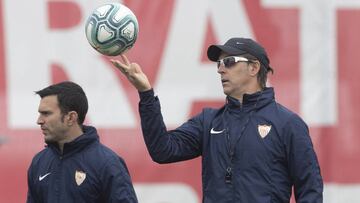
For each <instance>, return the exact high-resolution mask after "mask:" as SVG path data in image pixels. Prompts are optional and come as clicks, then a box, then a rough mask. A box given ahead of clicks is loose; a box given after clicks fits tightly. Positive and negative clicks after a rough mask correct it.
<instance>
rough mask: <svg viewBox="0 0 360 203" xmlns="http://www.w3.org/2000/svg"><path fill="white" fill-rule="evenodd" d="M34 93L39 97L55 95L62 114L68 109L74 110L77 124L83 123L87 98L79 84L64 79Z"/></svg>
mask: <svg viewBox="0 0 360 203" xmlns="http://www.w3.org/2000/svg"><path fill="white" fill-rule="evenodd" d="M35 93H36V94H38V95H39V96H40V97H41V98H44V97H46V96H51V95H56V96H57V100H58V103H59V108H60V111H61V113H62V115H65V114H67V113H68V112H69V111H75V112H76V113H77V114H78V120H77V122H78V124H79V125H82V124H83V123H84V120H85V116H86V113H87V111H88V100H87V97H86V94H85V92H84V90H83V89H82V88H81V87H80V85H78V84H76V83H74V82H70V81H64V82H60V83H57V84H53V85H50V86H48V87H46V88H44V89H42V90H39V91H36V92H35Z"/></svg>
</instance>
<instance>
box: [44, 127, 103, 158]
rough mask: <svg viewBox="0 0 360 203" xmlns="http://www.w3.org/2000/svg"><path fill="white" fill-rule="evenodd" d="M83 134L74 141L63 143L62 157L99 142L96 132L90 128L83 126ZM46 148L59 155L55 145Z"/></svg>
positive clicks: (50, 144)
mask: <svg viewBox="0 0 360 203" xmlns="http://www.w3.org/2000/svg"><path fill="white" fill-rule="evenodd" d="M83 131H84V133H83V134H82V135H80V136H79V137H77V138H76V139H75V140H73V141H71V142H68V143H65V144H64V149H63V154H62V155H63V156H68V155H71V154H74V153H76V152H78V151H81V150H82V149H84V148H85V147H86V146H88V145H90V144H91V143H93V142H99V136H98V134H97V131H96V129H95V128H94V127H92V126H85V125H84V126H83ZM48 147H49V148H50V149H52V150H53V151H55V152H56V153H57V154H59V155H61V152H60V150H59V147H58V145H57V144H55V143H49V144H48Z"/></svg>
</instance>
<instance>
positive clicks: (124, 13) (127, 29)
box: [85, 3, 139, 56]
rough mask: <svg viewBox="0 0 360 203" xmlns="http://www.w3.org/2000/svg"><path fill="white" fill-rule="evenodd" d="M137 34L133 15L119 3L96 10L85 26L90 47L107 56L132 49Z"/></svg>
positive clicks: (137, 26)
mask: <svg viewBox="0 0 360 203" xmlns="http://www.w3.org/2000/svg"><path fill="white" fill-rule="evenodd" d="M138 32H139V25H138V21H137V19H136V16H135V14H134V13H133V12H132V11H131V10H130V9H129V8H128V7H126V6H125V5H123V4H120V3H109V4H105V5H102V6H100V7H98V8H96V9H95V10H94V11H93V12H92V14H91V15H90V16H89V18H88V20H87V22H86V25H85V33H86V38H87V40H88V42H89V43H90V45H91V46H92V47H93V48H94V49H96V50H97V51H98V52H100V53H101V54H104V55H107V56H117V55H120V54H122V53H125V52H126V51H127V50H129V49H130V48H131V47H133V45H134V44H135V42H136V39H137V36H138Z"/></svg>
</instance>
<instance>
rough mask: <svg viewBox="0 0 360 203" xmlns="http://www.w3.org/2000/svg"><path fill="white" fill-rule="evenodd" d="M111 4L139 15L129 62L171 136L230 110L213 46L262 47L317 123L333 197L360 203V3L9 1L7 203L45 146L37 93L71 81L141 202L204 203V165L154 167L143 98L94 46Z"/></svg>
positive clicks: (279, 90) (1, 5)
mask: <svg viewBox="0 0 360 203" xmlns="http://www.w3.org/2000/svg"><path fill="white" fill-rule="evenodd" d="M107 2H120V3H123V4H125V5H126V6H128V7H129V8H130V9H131V10H132V11H133V12H134V13H135V14H136V16H137V18H138V21H139V27H140V31H139V37H138V40H137V42H136V44H135V46H134V47H133V48H132V49H131V50H130V51H129V52H128V53H127V56H128V57H129V59H130V60H131V61H133V62H137V63H139V64H140V65H141V66H142V68H143V70H144V72H145V73H146V74H147V75H148V76H149V79H150V80H151V82H152V84H153V87H154V89H155V92H156V94H158V95H159V98H160V101H161V104H162V110H163V114H164V119H165V121H166V123H167V126H168V128H169V129H172V128H175V127H177V126H179V125H180V124H181V123H182V122H184V121H186V120H187V119H188V118H190V116H192V115H195V114H197V113H198V112H200V111H201V109H202V108H203V107H204V106H213V107H218V106H221V105H222V104H223V103H224V99H225V96H224V95H223V93H222V87H221V82H220V78H219V75H218V74H217V73H216V65H215V64H214V63H211V62H210V61H208V59H207V57H206V50H207V47H208V46H209V44H212V43H221V44H222V43H224V42H225V41H226V40H227V39H228V38H230V37H251V38H253V39H256V40H257V41H258V42H260V43H261V44H262V45H263V46H264V47H265V48H266V49H267V52H268V54H269V57H270V60H271V66H272V67H273V69H274V70H275V73H274V75H272V76H270V78H269V86H273V87H274V88H275V91H276V99H277V101H278V102H280V103H282V104H284V105H285V106H287V107H288V108H290V109H292V110H293V111H295V112H297V113H298V114H299V115H301V116H302V117H303V118H304V120H305V121H306V122H307V123H308V125H309V127H310V133H311V138H312V140H313V144H314V147H315V150H316V152H317V155H318V159H319V161H320V166H321V173H322V175H323V178H324V181H325V191H324V202H329V203H348V202H360V195H359V194H360V173H359V171H360V147H359V144H360V137H359V136H358V135H357V133H358V131H359V129H358V128H357V127H359V124H360V106H359V102H360V92H359V89H360V80H359V76H360V74H359V73H360V70H358V68H359V67H360V60H359V58H360V39H359V36H360V24H359V22H360V1H359V0H330V1H329V0H316V1H301V0H293V1H288V0H226V1H224V0H196V1H193V0H152V1H147V0H127V1H115V0H114V1H104V0H36V1H26V0H0V162H1V164H0V202H4V203H12V202H14V203H16V202H24V201H25V199H26V192H27V178H26V173H27V168H28V166H29V164H30V162H31V159H32V157H33V156H34V155H35V154H36V153H37V152H39V151H40V150H42V149H43V148H44V142H43V136H42V134H41V131H40V130H39V127H38V126H37V125H36V119H37V116H38V113H37V107H38V103H39V101H40V99H39V98H38V96H36V95H35V94H34V91H36V90H39V89H41V88H43V87H45V86H48V85H50V84H52V83H56V82H60V81H63V80H72V81H75V82H77V83H79V84H80V85H81V86H82V87H83V88H84V90H85V92H86V93H87V95H88V99H89V105H90V110H89V113H88V116H87V120H86V123H87V124H90V125H94V126H96V127H97V128H98V130H99V132H100V136H101V141H102V142H103V143H104V144H105V145H107V146H109V147H110V148H111V149H113V150H114V151H116V152H117V153H118V154H119V155H120V156H122V157H123V158H124V159H125V161H126V162H127V165H128V168H129V170H130V173H131V176H132V180H133V182H134V184H135V189H136V192H137V195H138V198H139V202H144V203H160V202H168V203H183V202H187V203H199V202H201V193H202V191H201V159H200V158H197V159H194V160H190V161H186V162H182V163H175V164H166V165H159V164H156V163H154V162H152V161H151V158H150V156H149V155H148V153H147V151H146V147H145V144H144V141H143V138H142V134H141V129H140V123H139V116H138V110H137V105H138V100H139V99H138V94H137V91H136V90H135V89H134V88H133V87H132V86H131V85H130V84H129V83H128V82H127V81H126V79H125V78H124V77H123V76H122V75H121V74H120V73H119V72H118V71H116V70H115V69H114V68H113V67H112V66H111V64H110V63H109V58H107V57H104V56H102V55H100V54H99V53H97V52H96V51H95V50H94V49H93V48H92V47H91V46H90V45H89V43H88V42H87V41H86V37H85V27H84V26H85V22H86V19H87V17H88V16H89V15H90V13H91V12H92V11H93V10H94V9H95V8H96V7H98V6H100V5H102V4H104V3H107Z"/></svg>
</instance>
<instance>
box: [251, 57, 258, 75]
mask: <svg viewBox="0 0 360 203" xmlns="http://www.w3.org/2000/svg"><path fill="white" fill-rule="evenodd" d="M249 65H250V75H251V76H256V75H257V74H258V73H259V71H260V62H259V61H254V62H252V63H250V64H249Z"/></svg>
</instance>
